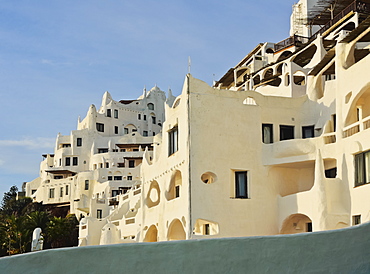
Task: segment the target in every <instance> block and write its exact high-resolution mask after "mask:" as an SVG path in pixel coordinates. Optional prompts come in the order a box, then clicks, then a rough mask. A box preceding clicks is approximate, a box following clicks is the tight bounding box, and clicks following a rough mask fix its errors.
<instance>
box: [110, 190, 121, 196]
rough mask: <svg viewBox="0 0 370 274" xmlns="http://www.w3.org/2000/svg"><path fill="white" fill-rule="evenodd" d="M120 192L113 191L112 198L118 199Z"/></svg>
mask: <svg viewBox="0 0 370 274" xmlns="http://www.w3.org/2000/svg"><path fill="white" fill-rule="evenodd" d="M119 192H120V191H119V190H112V197H116V196H117V195H119Z"/></svg>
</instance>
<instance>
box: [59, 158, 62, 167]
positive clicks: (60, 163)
mask: <svg viewBox="0 0 370 274" xmlns="http://www.w3.org/2000/svg"><path fill="white" fill-rule="evenodd" d="M59 166H62V158H60V159H59Z"/></svg>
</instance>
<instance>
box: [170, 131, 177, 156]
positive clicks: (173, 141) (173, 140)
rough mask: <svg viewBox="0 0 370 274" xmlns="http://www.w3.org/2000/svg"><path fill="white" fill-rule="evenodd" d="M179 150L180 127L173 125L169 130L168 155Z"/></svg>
mask: <svg viewBox="0 0 370 274" xmlns="http://www.w3.org/2000/svg"><path fill="white" fill-rule="evenodd" d="M178 150H179V128H178V126H175V127H173V128H172V129H171V130H170V131H168V156H171V155H172V154H174V153H175V152H177V151H178Z"/></svg>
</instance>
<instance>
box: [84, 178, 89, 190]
mask: <svg viewBox="0 0 370 274" xmlns="http://www.w3.org/2000/svg"><path fill="white" fill-rule="evenodd" d="M85 190H89V180H85Z"/></svg>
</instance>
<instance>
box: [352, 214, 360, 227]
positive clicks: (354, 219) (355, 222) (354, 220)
mask: <svg viewBox="0 0 370 274" xmlns="http://www.w3.org/2000/svg"><path fill="white" fill-rule="evenodd" d="M359 224H361V215H354V216H352V225H359Z"/></svg>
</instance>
